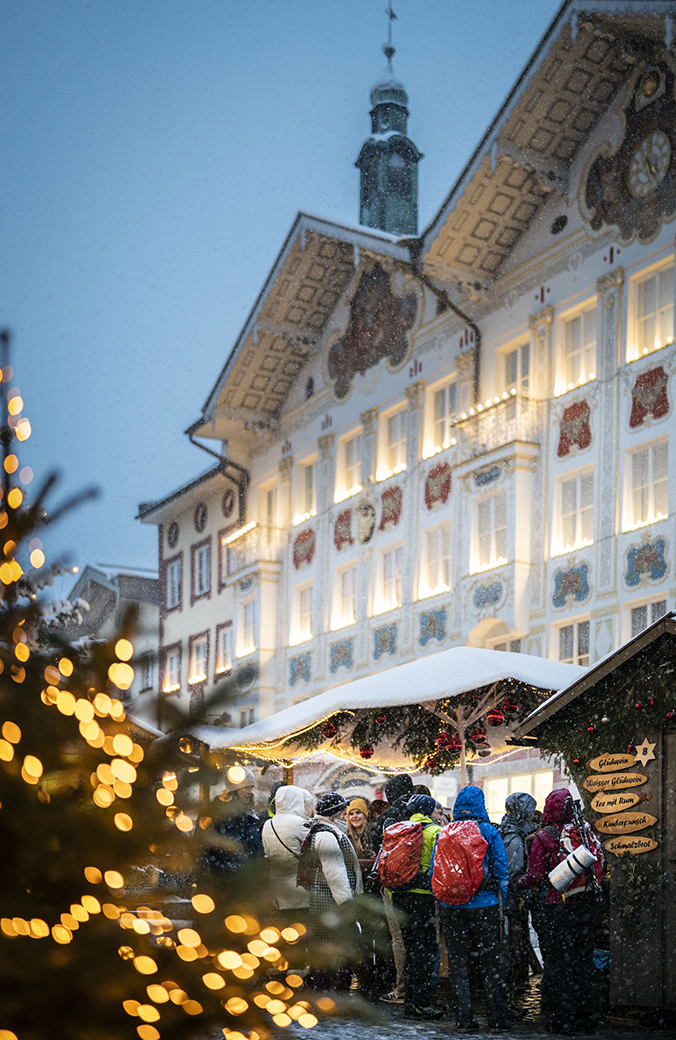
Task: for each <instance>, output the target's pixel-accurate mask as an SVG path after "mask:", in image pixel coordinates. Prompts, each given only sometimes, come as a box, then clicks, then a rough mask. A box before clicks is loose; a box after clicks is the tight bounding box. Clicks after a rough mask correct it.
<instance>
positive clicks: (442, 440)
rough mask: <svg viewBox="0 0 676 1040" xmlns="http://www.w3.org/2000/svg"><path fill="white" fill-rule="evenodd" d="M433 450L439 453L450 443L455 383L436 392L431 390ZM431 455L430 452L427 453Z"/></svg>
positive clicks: (455, 410)
mask: <svg viewBox="0 0 676 1040" xmlns="http://www.w3.org/2000/svg"><path fill="white" fill-rule="evenodd" d="M431 399H432V419H433V431H432V441H433V450H434V451H435V452H436V451H441V449H442V448H448V447H449V446H450V443H451V423H452V422H454V420H455V416H456V412H457V402H458V387H457V384H456V383H455V382H453V383H447V384H446V386H442V387H440V388H439V389H438V390H432V392H431ZM427 454H428V455H429V454H432V452H428V453H427Z"/></svg>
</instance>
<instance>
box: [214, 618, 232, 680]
mask: <svg viewBox="0 0 676 1040" xmlns="http://www.w3.org/2000/svg"><path fill="white" fill-rule="evenodd" d="M232 634H233V633H232V625H230V624H228V625H221V626H219V628H218V629H217V630H216V674H217V675H222V674H223V673H224V672H231V671H232Z"/></svg>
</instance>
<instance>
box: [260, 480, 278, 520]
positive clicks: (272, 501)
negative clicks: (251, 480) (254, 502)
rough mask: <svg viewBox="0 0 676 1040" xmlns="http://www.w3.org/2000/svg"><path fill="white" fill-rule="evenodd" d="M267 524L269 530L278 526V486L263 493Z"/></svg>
mask: <svg viewBox="0 0 676 1040" xmlns="http://www.w3.org/2000/svg"><path fill="white" fill-rule="evenodd" d="M263 505H264V510H265V524H266V527H267V528H268V530H270V529H271V528H273V527H276V526H277V486H276V485H275V487H271V488H267V490H266V491H264V492H263Z"/></svg>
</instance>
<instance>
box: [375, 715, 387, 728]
mask: <svg viewBox="0 0 676 1040" xmlns="http://www.w3.org/2000/svg"><path fill="white" fill-rule="evenodd" d="M376 722H377V723H378V725H379V726H382V725H383V723H384V722H387V715H376Z"/></svg>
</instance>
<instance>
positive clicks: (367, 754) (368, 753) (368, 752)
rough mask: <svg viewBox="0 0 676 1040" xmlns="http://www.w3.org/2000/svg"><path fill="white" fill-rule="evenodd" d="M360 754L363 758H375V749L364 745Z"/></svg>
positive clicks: (360, 749)
mask: <svg viewBox="0 0 676 1040" xmlns="http://www.w3.org/2000/svg"><path fill="white" fill-rule="evenodd" d="M359 754H360V755H361V757H362V758H373V748H372V747H371V745H370V744H363V745H362V746H361V747H360V748H359Z"/></svg>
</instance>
